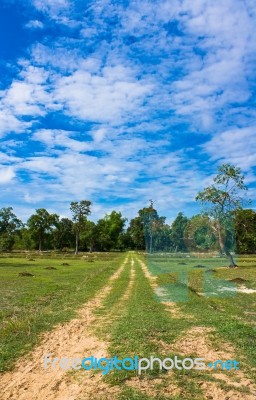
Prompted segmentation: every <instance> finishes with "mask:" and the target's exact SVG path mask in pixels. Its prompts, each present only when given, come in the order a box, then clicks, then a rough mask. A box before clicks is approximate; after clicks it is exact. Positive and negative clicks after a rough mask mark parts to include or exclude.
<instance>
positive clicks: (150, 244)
mask: <svg viewBox="0 0 256 400" xmlns="http://www.w3.org/2000/svg"><path fill="white" fill-rule="evenodd" d="M152 244H153V234H152V232H150V243H149V253H150V254H151V253H152Z"/></svg>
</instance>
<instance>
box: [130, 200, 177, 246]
mask: <svg viewBox="0 0 256 400" xmlns="http://www.w3.org/2000/svg"><path fill="white" fill-rule="evenodd" d="M138 213H139V218H140V219H141V222H142V228H143V234H144V237H145V244H146V249H147V251H148V252H149V253H152V252H153V251H160V250H165V249H168V247H169V246H170V227H169V226H168V225H167V224H165V220H166V218H165V217H160V216H159V215H158V212H157V210H156V209H155V208H154V207H153V201H152V200H150V204H149V207H144V208H142V209H141V210H139V212H138Z"/></svg>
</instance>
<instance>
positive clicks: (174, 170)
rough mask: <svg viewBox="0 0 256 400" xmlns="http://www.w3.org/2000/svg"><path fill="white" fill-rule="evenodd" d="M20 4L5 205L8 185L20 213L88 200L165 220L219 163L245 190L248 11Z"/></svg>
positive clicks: (250, 144) (254, 17) (218, 6)
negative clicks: (241, 174)
mask: <svg viewBox="0 0 256 400" xmlns="http://www.w3.org/2000/svg"><path fill="white" fill-rule="evenodd" d="M27 7H28V13H27V15H29V19H28V20H24V21H22V26H23V27H24V31H26V34H28V29H30V31H29V33H31V42H30V43H29V46H28V47H27V48H26V49H24V52H23V54H22V56H20V54H19V55H17V58H16V59H15V60H13V65H12V66H11V67H10V64H8V62H7V61H6V65H5V68H6V69H7V70H8V71H10V73H9V76H8V79H7V80H6V81H3V82H2V85H1V92H0V137H1V138H2V143H3V144H2V146H3V147H2V150H3V151H4V152H5V156H6V158H5V159H3V157H2V161H1V162H2V163H3V165H2V166H1V167H0V168H2V169H0V171H2V172H1V177H2V178H0V179H2V181H1V188H3V187H4V191H3V195H2V196H3V197H2V201H3V202H4V203H5V202H6V201H7V199H8V196H10V194H11V191H12V185H15V188H16V191H17V193H18V194H17V203H18V204H21V203H22V204H23V202H24V204H28V208H29V209H30V208H31V205H32V204H34V205H37V204H41V205H43V204H44V205H48V206H49V207H52V208H53V209H54V208H56V210H58V209H60V210H61V211H62V212H63V210H64V209H65V207H66V206H67V204H68V202H69V201H70V200H72V199H73V198H77V199H79V198H87V197H90V198H91V199H92V200H93V201H94V203H95V210H96V213H100V212H102V210H103V209H104V207H106V209H108V210H109V209H110V208H111V207H117V208H118V209H122V210H123V211H124V212H126V211H127V210H128V211H127V212H128V213H132V212H133V211H132V210H134V208H136V207H141V206H144V205H145V204H146V202H147V201H148V199H149V198H152V197H153V198H154V199H156V200H157V204H158V206H159V207H160V208H161V210H162V211H163V212H166V213H168V215H169V216H171V217H172V216H173V214H174V213H176V211H177V210H178V209H179V208H184V209H187V210H189V209H190V207H191V205H192V203H193V200H194V197H195V193H196V191H197V190H199V189H200V188H201V187H202V186H203V185H204V183H206V182H208V181H209V179H210V178H211V176H212V174H213V173H214V170H215V169H216V165H217V164H219V163H220V162H224V161H225V162H234V163H235V164H237V165H239V166H241V167H242V168H243V169H244V170H245V171H246V173H247V177H248V181H250V183H251V184H252V186H253V177H254V167H255V146H254V136H255V135H254V129H255V128H254V125H255V107H254V105H255V84H254V82H255V66H256V31H255V28H254V27H255V22H256V5H255V3H254V2H253V1H252V0H245V1H243V2H240V1H239V0H227V1H225V2H212V1H210V0H194V1H189V0H183V1H181V0H174V1H172V2H171V3H170V2H169V1H167V0H156V1H151V0H147V1H143V2H142V1H138V0H130V1H128V2H123V1H120V2H114V1H111V0H97V1H93V2H92V1H90V2H83V1H76V2H70V1H68V0H51V1H50V0H45V1H42V0H32V1H31V2H29V3H27ZM17 133H19V134H21V135H20V136H17V135H16V134H17ZM20 137H22V140H23V144H21V143H20V142H21V139H20ZM18 143H19V144H18ZM17 144H18V145H17ZM209 157H210V159H209ZM0 160H1V155H0ZM4 171H5V172H4ZM5 179H6V181H5ZM21 208H22V209H23V211H24V207H23V206H22V207H21Z"/></svg>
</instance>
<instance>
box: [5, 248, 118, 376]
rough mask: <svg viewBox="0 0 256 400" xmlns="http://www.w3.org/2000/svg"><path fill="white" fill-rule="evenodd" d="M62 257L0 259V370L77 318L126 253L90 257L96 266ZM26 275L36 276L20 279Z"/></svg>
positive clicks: (91, 263)
mask: <svg viewBox="0 0 256 400" xmlns="http://www.w3.org/2000/svg"><path fill="white" fill-rule="evenodd" d="M18 256H19V255H18ZM60 257H61V256H60V255H57V256H56V255H55V254H52V255H51V254H49V255H48V256H47V257H44V256H38V255H36V254H34V255H33V258H34V260H35V261H28V259H29V258H32V256H31V254H30V255H29V257H28V258H27V259H26V258H24V256H23V258H20V257H17V256H16V257H13V258H7V257H1V258H0V293H1V311H0V343H1V345H0V371H4V370H6V369H9V368H11V367H12V366H13V363H14V361H15V360H16V359H17V358H18V357H20V356H22V355H24V354H25V353H26V352H28V351H29V350H30V349H31V348H32V346H33V345H35V343H37V341H38V337H39V334H40V333H41V332H43V331H47V330H51V329H52V327H53V326H54V325H56V324H57V323H59V322H64V321H67V320H69V319H71V318H72V317H75V310H76V309H77V308H78V307H79V306H80V305H81V304H83V303H84V302H86V301H87V300H88V299H90V298H91V297H92V296H94V295H95V294H96V292H97V291H98V290H99V289H100V288H101V287H102V286H103V285H104V284H105V283H106V281H107V279H108V278H109V277H110V275H111V274H112V273H113V272H114V271H115V270H116V269H117V267H118V266H119V265H120V262H121V260H123V258H124V254H122V253H119V254H118V253H112V254H108V253H106V254H96V255H94V256H90V258H92V259H93V260H94V261H93V262H88V259H83V258H82V257H81V255H79V256H77V257H74V256H69V257H65V258H63V257H62V258H60ZM63 262H64V263H68V264H69V265H68V266H64V265H61V264H62V263H63ZM47 266H52V267H55V268H56V270H47V269H45V268H46V267H47ZM20 272H29V273H31V274H32V275H34V277H31V276H19V273H20Z"/></svg>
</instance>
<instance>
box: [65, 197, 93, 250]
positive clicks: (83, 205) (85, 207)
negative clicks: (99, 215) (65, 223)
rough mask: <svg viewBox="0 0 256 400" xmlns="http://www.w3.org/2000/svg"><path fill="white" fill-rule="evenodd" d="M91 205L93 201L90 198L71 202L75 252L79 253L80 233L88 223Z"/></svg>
mask: <svg viewBox="0 0 256 400" xmlns="http://www.w3.org/2000/svg"><path fill="white" fill-rule="evenodd" d="M91 205H92V203H91V201H89V200H81V201H80V202H77V201H72V202H71V203H70V211H71V214H72V220H73V223H74V225H73V229H74V232H75V237H76V249H75V254H78V248H79V239H80V234H81V232H82V230H83V229H84V227H85V225H86V219H87V216H88V215H89V214H91Z"/></svg>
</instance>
